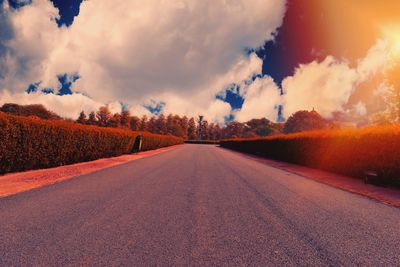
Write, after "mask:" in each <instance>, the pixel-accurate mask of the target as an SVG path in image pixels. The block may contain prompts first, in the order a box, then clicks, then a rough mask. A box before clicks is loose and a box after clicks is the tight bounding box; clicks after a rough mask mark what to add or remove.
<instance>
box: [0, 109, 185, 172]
mask: <svg viewBox="0 0 400 267" xmlns="http://www.w3.org/2000/svg"><path fill="white" fill-rule="evenodd" d="M138 134H142V135H143V144H142V150H150V149H156V148H160V147H165V146H171V145H176V144H181V143H183V140H182V139H180V138H177V137H173V136H162V135H155V134H150V133H139V132H133V131H130V130H123V129H116V128H103V127H97V126H87V125H81V124H77V123H73V122H67V121H59V120H42V119H39V118H37V117H21V116H15V115H9V114H6V113H2V112H0V173H6V172H13V171H23V170H30V169H38V168H48V167H55V166H61V165H66V164H71V163H76V162H83V161H90V160H95V159H99V158H105V157H114V156H119V155H121V154H126V153H131V152H132V148H133V145H134V142H135V138H136V136H137V135H138Z"/></svg>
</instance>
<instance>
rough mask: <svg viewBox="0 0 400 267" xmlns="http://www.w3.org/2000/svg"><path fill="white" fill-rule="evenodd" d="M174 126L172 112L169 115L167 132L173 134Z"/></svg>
mask: <svg viewBox="0 0 400 267" xmlns="http://www.w3.org/2000/svg"><path fill="white" fill-rule="evenodd" d="M173 128H174V116H173V115H172V114H168V116H167V134H172V133H173V131H174V130H173Z"/></svg>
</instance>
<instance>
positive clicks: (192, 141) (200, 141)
mask: <svg viewBox="0 0 400 267" xmlns="http://www.w3.org/2000/svg"><path fill="white" fill-rule="evenodd" d="M185 143H186V144H199V145H200V144H201V145H218V144H219V140H186V141H185Z"/></svg>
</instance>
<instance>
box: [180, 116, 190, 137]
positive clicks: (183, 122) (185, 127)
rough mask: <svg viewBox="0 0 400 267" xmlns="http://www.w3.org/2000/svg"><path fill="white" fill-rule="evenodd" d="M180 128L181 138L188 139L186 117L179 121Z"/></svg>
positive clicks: (187, 121)
mask: <svg viewBox="0 0 400 267" xmlns="http://www.w3.org/2000/svg"><path fill="white" fill-rule="evenodd" d="M180 124H181V128H182V132H183V135H182V138H183V139H187V138H188V128H189V119H188V117H186V116H183V117H182V118H181V120H180Z"/></svg>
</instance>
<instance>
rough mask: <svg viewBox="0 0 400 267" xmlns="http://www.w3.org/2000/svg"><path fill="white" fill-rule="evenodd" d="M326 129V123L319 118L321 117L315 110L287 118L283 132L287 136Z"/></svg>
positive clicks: (304, 111) (297, 113) (298, 112)
mask: <svg viewBox="0 0 400 267" xmlns="http://www.w3.org/2000/svg"><path fill="white" fill-rule="evenodd" d="M326 127H327V123H326V121H325V120H324V119H323V118H322V117H321V115H319V114H318V112H316V111H315V110H312V111H306V110H301V111H297V112H296V113H294V114H293V115H292V116H290V117H289V119H288V120H287V122H286V123H285V126H284V128H283V132H284V133H286V134H288V133H296V132H303V131H311V130H318V129H323V128H326Z"/></svg>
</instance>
